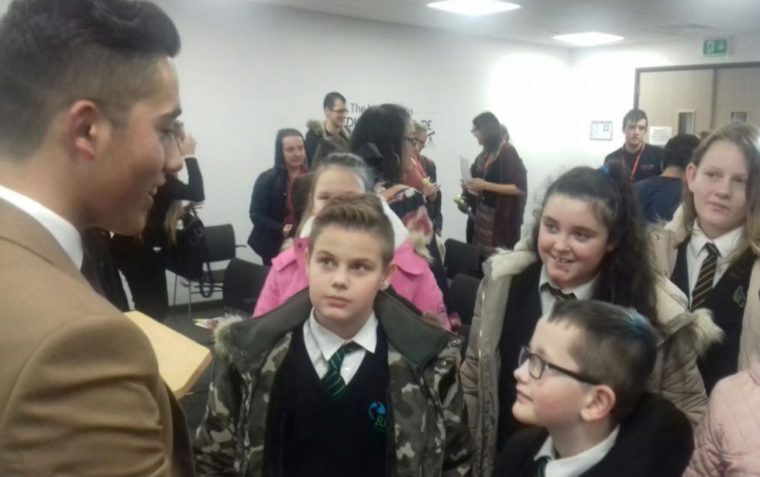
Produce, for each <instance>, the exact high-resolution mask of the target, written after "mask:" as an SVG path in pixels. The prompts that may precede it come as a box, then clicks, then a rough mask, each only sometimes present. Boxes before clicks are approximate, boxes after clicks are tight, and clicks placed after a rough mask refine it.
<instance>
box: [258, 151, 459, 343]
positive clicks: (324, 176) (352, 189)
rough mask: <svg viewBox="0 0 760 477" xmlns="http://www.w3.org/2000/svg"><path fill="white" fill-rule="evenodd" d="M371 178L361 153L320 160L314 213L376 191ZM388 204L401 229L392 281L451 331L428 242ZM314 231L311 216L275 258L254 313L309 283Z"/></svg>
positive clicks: (396, 228) (312, 199) (397, 232)
mask: <svg viewBox="0 0 760 477" xmlns="http://www.w3.org/2000/svg"><path fill="white" fill-rule="evenodd" d="M369 179H370V177H369V170H368V169H367V167H366V165H365V164H364V161H363V160H362V159H361V158H359V157H358V156H355V155H353V154H345V153H337V154H331V155H329V156H328V157H327V158H325V159H323V160H322V161H320V163H319V164H318V165H317V167H316V169H315V170H314V172H313V177H312V186H311V192H310V194H309V203H308V207H307V210H308V212H309V215H310V216H314V215H316V214H318V213H319V211H320V210H322V207H324V205H325V204H326V203H327V202H328V201H329V200H330V199H332V198H333V197H338V196H341V195H345V194H360V193H362V192H365V191H371V187H370V184H371V183H372V182H371V181H370V180H369ZM383 206H384V208H385V212H386V215H387V216H388V218H389V219H390V220H391V223H392V224H393V231H394V233H395V243H396V251H395V254H394V256H393V263H395V264H396V267H397V270H396V273H395V274H394V275H393V276H392V277H391V280H390V282H391V285H392V286H393V289H394V290H395V291H396V293H398V294H399V295H400V296H402V297H404V298H406V299H407V300H409V301H410V302H412V303H413V304H414V305H415V306H416V307H417V308H419V310H420V311H421V312H423V313H427V314H430V315H433V316H435V317H436V318H438V320H439V321H440V323H441V326H443V327H444V328H445V329H447V330H450V328H451V327H450V324H449V320H448V317H447V315H446V308H445V306H444V304H443V295H442V293H441V290H440V289H439V288H438V285H437V283H436V281H435V277H434V276H433V273H432V272H431V271H430V266H429V265H428V263H427V261H426V259H425V258H424V257H423V256H422V255H421V253H424V251H425V245H424V243H423V241H421V240H415V237H414V236H410V233H409V231H408V230H407V229H406V227H404V224H403V223H402V222H401V221H400V220H399V218H398V217H397V216H396V214H394V213H393V211H392V210H390V208H389V207H388V205H387V204H385V203H384V204H383ZM310 229H311V217H310V218H308V219H306V221H305V222H304V224H303V226H302V227H301V230H300V233H299V238H296V239H294V240H293V243H292V246H291V247H290V248H289V249H287V250H284V251H283V252H281V253H280V254H279V255H277V257H275V258H274V259H273V260H272V268H271V269H270V271H269V275H268V276H267V279H266V282H265V283H264V288H263V289H262V291H261V294H260V295H259V297H258V300H257V301H256V308H255V309H254V311H253V316H254V317H257V316H260V315H263V314H264V313H267V312H268V311H270V310H272V309H274V308H276V307H278V306H279V305H281V304H282V303H283V302H285V300H287V299H288V298H290V297H291V296H293V295H295V294H296V293H298V292H299V291H301V290H303V289H305V288H306V287H307V286H308V280H307V277H306V259H305V255H304V252H305V250H306V248H307V247H308V236H309V231H310ZM417 242H419V243H420V245H419V246H416V243H417ZM418 250H420V251H418Z"/></svg>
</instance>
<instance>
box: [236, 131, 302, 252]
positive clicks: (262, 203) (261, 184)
mask: <svg viewBox="0 0 760 477" xmlns="http://www.w3.org/2000/svg"><path fill="white" fill-rule="evenodd" d="M307 172H308V167H307V164H306V151H305V147H304V139H303V136H302V135H301V133H300V132H299V131H298V130H297V129H292V128H286V129H280V130H279V131H277V139H276V140H275V144H274V167H273V168H271V169H268V170H266V171H264V172H262V173H261V175H259V177H258V178H257V179H256V183H255V184H254V186H253V193H252V194H251V206H250V208H249V209H248V213H249V215H250V217H251V222H253V230H252V231H251V235H250V236H249V237H248V245H250V246H251V248H252V249H253V251H254V252H256V253H257V254H258V255H259V256H260V257H261V260H262V261H263V262H264V264H265V265H270V264H271V263H272V259H273V258H274V257H275V256H277V254H278V253H279V252H280V247H282V243H283V241H284V240H285V239H286V238H287V237H289V236H290V233H291V231H292V230H293V227H294V226H295V225H296V220H295V217H296V214H295V208H294V207H293V181H294V180H295V179H296V178H298V177H300V176H302V175H304V174H306V173H307Z"/></svg>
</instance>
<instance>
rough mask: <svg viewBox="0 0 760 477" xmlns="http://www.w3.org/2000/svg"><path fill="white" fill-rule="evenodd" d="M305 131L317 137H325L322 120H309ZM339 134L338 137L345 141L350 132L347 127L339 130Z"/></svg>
mask: <svg viewBox="0 0 760 477" xmlns="http://www.w3.org/2000/svg"><path fill="white" fill-rule="evenodd" d="M306 129H308V130H309V131H311V132H312V133H314V134H316V135H317V136H319V137H325V122H324V121H323V120H322V121H321V120H319V119H309V120H308V121H306ZM340 133H341V134H340V135H341V136H343V138H344V139H346V140H347V139H348V138H349V137H350V136H351V131H350V130H349V129H348V128H347V127H343V128H342V129H341V130H340Z"/></svg>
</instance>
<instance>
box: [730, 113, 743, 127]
mask: <svg viewBox="0 0 760 477" xmlns="http://www.w3.org/2000/svg"><path fill="white" fill-rule="evenodd" d="M731 122H732V123H734V124H747V111H731Z"/></svg>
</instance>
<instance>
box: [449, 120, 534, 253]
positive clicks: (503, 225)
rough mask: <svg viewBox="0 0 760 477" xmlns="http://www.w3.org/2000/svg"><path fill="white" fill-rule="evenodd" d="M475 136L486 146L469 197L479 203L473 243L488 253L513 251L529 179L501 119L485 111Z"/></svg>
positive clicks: (474, 171) (468, 186) (470, 183)
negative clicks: (503, 249)
mask: <svg viewBox="0 0 760 477" xmlns="http://www.w3.org/2000/svg"><path fill="white" fill-rule="evenodd" d="M472 125H473V128H472V134H473V135H474V136H475V138H476V139H477V140H478V143H479V144H480V145H482V146H483V151H482V152H481V153H480V154H479V155H478V157H477V158H476V159H475V163H474V164H473V167H472V177H473V178H472V180H470V181H468V182H467V183H465V184H464V187H465V190H466V192H467V193H466V194H465V197H466V199H467V200H468V202H470V203H471V204H475V205H476V206H475V227H474V238H473V243H475V244H476V245H480V246H481V247H483V248H484V249H485V250H488V251H492V250H493V249H495V248H512V247H514V245H515V243H517V241H518V240H519V239H520V227H521V226H522V220H523V212H524V211H525V197H526V195H527V193H528V176H527V171H526V170H525V166H524V165H523V162H522V159H520V156H519V155H518V154H517V150H516V149H515V148H514V147H513V146H512V145H511V144H510V143H509V133H506V134H503V132H502V129H501V125H500V124H499V120H498V119H497V118H496V116H495V115H494V114H493V113H490V112H485V113H481V114H479V115H477V116H476V117H475V119H473V120H472Z"/></svg>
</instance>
